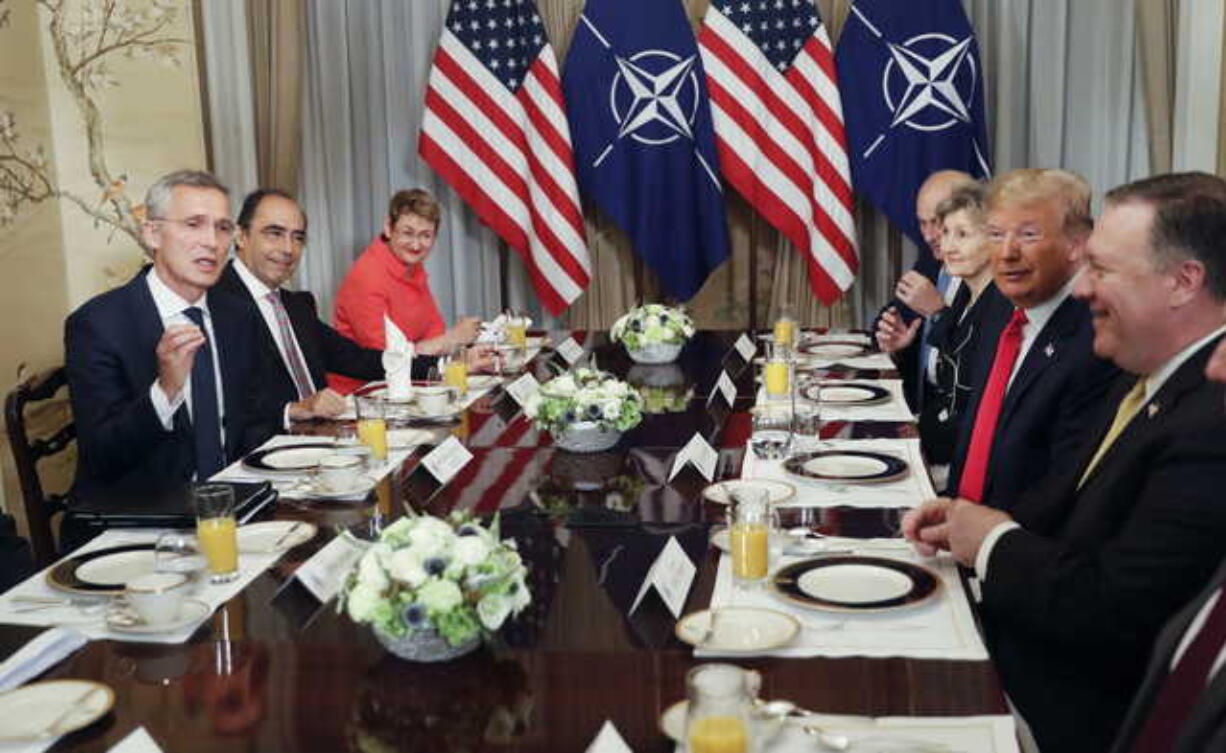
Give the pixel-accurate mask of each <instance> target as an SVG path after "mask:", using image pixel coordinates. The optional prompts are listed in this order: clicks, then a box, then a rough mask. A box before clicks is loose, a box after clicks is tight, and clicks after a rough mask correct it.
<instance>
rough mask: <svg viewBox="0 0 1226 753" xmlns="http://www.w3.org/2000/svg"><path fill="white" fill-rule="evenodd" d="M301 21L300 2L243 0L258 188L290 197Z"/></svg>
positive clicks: (297, 129)
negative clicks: (278, 191)
mask: <svg viewBox="0 0 1226 753" xmlns="http://www.w3.org/2000/svg"><path fill="white" fill-rule="evenodd" d="M303 19H304V13H303V0H247V29H248V45H249V48H250V53H251V69H252V78H253V80H252V97H253V98H254V100H255V102H254V105H255V138H256V156H257V162H258V168H257V176H258V179H259V183H260V185H261V186H272V187H276V188H281V189H283V190H286V191H290V192H292V193H297V191H298V159H299V150H300V146H301V141H302V89H301V85H302V77H303V55H304V54H305V50H306V30H305V25H304V23H303Z"/></svg>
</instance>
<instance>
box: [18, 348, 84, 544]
mask: <svg viewBox="0 0 1226 753" xmlns="http://www.w3.org/2000/svg"><path fill="white" fill-rule="evenodd" d="M67 384H68V376H67V372H66V371H65V369H64V367H63V366H60V367H57V368H54V369H51V370H50V371H46V372H43V373H42V374H36V375H34V376H33V377H30V378H29V379H27V380H25V381H23V382H22V383H21V384H19V385H17V387H16V388H15V389H13V391H12V392H9V394H8V396H7V397H6V398H5V400H4V418H5V423H6V425H7V429H8V438H9V447H11V448H12V450H13V460H14V461H15V462H16V464H17V476H18V478H19V479H20V481H21V496H22V499H23V502H24V503H25V511H26V524H27V526H28V527H29V530H30V543H31V544H32V545H33V547H34V559H35V561H36V562H37V563H38V565H39V566H40V567H42V566H45V565H49V564H51V563H52V562H53V561H54V560H55V558H56V553H57V549H56V546H55V534H54V533H53V529H52V519H53V518H54V517H55V515H56V514H57V513H60V512H63V511H64V510H65V509H66V500H67V497H66V495H63V494H52V495H47V494H45V493H44V492H43V483H42V479H41V478H40V477H39V475H38V461H39V460H42V459H43V458H46V457H50V456H52V455H55V454H56V453H58V452H61V451H63V450H65V449H67V447H68V445H70V444H71V443H72V441H73V440H74V439H76V437H77V429H76V426H74V425H73V423H72V420H71V418H69V420H68V421H67V423H65V424H64V425H63V426H61V427H59V428H58V429H56V430H55V432H54V433H53V434H51V435H50V436H47V437H34V438H31V437H30V435H29V432H28V430H27V428H26V406H28V405H31V404H35V403H40V402H43V401H46V400H50V399H51V398H53V397H54V396H55V394H56V393H57V392H59V391H60V388H62V387H65V386H67Z"/></svg>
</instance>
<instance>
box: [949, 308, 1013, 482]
mask: <svg viewBox="0 0 1226 753" xmlns="http://www.w3.org/2000/svg"><path fill="white" fill-rule="evenodd" d="M1025 326H1026V312H1025V311H1022V310H1021V309H1014V310H1013V318H1011V319H1010V320H1009V324H1008V326H1006V327H1005V331H1004V332H1002V333H1001V335H1000V340H998V341H997V343H996V357H995V358H994V359H992V371H991V372H989V373H988V383H987V384H986V385H984V388H983V398H982V399H981V400H980V401H979V411H978V412H977V413H975V428H974V429H973V430H972V431H971V445H970V449H969V450H967V453H966V462H965V463H963V465H962V481H961V483H959V484H958V496H959V497H962V498H963V499H969V500H970V501H972V502H979V501H980V500H981V499H982V498H983V488H984V486H985V485H986V483H987V476H988V458H990V457H992V440H993V438H994V437H995V436H996V423H997V421H999V420H1000V406H1001V405H1003V404H1004V402H1005V390H1006V388H1007V387H1008V386H1009V377H1010V376H1011V375H1012V374H1013V365H1014V364H1015V363H1017V354H1018V353H1019V352H1021V350H1022V328H1023V327H1025Z"/></svg>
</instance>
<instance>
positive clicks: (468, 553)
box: [455, 536, 490, 566]
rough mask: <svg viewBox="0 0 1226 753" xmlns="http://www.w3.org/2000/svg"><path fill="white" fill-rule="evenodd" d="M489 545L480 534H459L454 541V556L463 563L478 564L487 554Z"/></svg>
mask: <svg viewBox="0 0 1226 753" xmlns="http://www.w3.org/2000/svg"><path fill="white" fill-rule="evenodd" d="M489 553H490V546H489V544H487V543H485V541H484V540H482V539H481V537H480V536H460V537H459V538H457V539H456V542H455V558H456V560H457V561H458V562H460V563H461V564H464V565H468V566H472V565H480V564H481V563H482V562H484V561H485V558H486V557H488V556H489Z"/></svg>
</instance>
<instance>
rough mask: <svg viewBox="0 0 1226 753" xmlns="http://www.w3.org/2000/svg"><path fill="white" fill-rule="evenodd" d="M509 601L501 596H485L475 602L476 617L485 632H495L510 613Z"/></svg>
mask: <svg viewBox="0 0 1226 753" xmlns="http://www.w3.org/2000/svg"><path fill="white" fill-rule="evenodd" d="M511 606H512V605H511V600H510V599H508V598H507V597H505V596H503V595H502V594H486V595H485V596H484V597H483V598H482V599H481V601H479V602H477V617H479V618H480V619H481V624H482V625H484V626H485V629H486V630H497V629H498V628H500V627H502V623H503V622H504V621H505V620H506V619H507V615H508V614H510V613H511Z"/></svg>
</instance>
